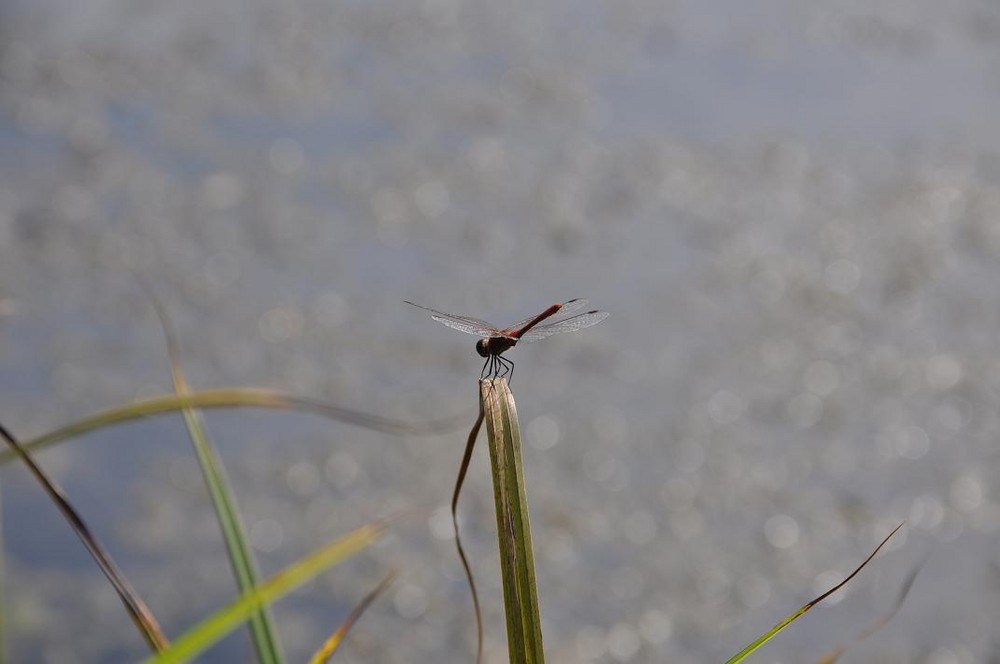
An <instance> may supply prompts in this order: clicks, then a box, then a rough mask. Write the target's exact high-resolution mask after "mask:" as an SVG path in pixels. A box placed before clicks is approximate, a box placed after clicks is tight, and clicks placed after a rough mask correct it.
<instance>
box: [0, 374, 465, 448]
mask: <svg viewBox="0 0 1000 664" xmlns="http://www.w3.org/2000/svg"><path fill="white" fill-rule="evenodd" d="M247 407H256V408H274V409H278V410H295V411H302V412H309V413H313V414H316V415H320V416H322V417H326V418H328V419H331V420H336V421H338V422H344V423H345V424H351V425H353V426H357V427H361V428H363V429H371V430H374V431H382V432H384V433H390V434H395V435H400V436H402V435H410V436H422V435H435V434H440V433H444V432H446V431H451V430H453V429H454V428H455V426H456V425H457V424H458V422H459V419H458V418H457V417H449V418H445V419H441V420H435V421H432V422H403V421H401V420H395V419H392V418H388V417H381V416H379V415H372V414H370V413H364V412H361V411H359V410H354V409H353V408H347V407H344V406H339V405H337V404H332V403H326V402H324V401H319V400H317V399H310V398H306V397H296V396H291V395H288V394H283V393H281V392H277V391H275V390H269V389H266V388H256V387H220V388H214V389H210V390H199V391H196V392H189V393H187V394H164V395H160V396H156V397H148V398H145V399H139V400H137V401H134V402H132V403H129V404H125V405H124V406H116V407H114V408H109V409H108V410H103V411H100V412H98V413H95V414H93V415H90V416H88V417H85V418H83V419H81V420H77V421H76V422H73V423H71V424H68V425H66V426H64V427H60V428H59V429H56V430H55V431H50V432H49V433H46V434H43V435H41V436H37V437H35V438H32V439H30V440H26V441H24V443H22V445H23V447H24V449H25V450H27V451H28V452H32V453H33V452H37V451H38V450H39V449H41V448H44V447H48V446H49V445H53V444H55V443H58V442H62V441H64V440H66V439H68V438H72V437H74V436H79V435H81V434H84V433H87V432H89V431H93V430H95V429H100V428H102V427H106V426H109V425H112V424H119V423H122V422H127V421H130V420H136V419H140V418H145V417H151V416H154V415H163V414H165V413H173V412H176V411H179V410H183V409H185V408H247ZM16 458H17V455H16V454H15V453H13V452H11V451H9V450H3V451H0V465H3V464H6V463H9V462H11V461H13V460H14V459H16Z"/></svg>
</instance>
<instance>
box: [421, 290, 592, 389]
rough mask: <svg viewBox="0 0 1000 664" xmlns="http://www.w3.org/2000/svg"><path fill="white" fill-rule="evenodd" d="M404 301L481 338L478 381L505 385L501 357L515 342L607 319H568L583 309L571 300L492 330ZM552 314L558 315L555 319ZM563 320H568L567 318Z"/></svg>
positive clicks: (509, 370) (507, 366)
mask: <svg viewBox="0 0 1000 664" xmlns="http://www.w3.org/2000/svg"><path fill="white" fill-rule="evenodd" d="M404 301H405V302H406V304H409V305H412V306H414V307H417V308H418V309H423V310H424V311H429V312H431V318H433V319H434V320H436V321H437V322H439V323H441V324H443V325H447V326H448V327H450V328H453V329H455V330H458V331H459V332H465V333H466V334H475V335H477V336H479V337H482V338H481V339H480V340H479V341H477V342H476V352H477V353H479V355H480V357H485V358H486V363H485V364H483V370H482V372H481V373H480V375H479V377H480V378H486V377H487V376H491V377H493V378H498V377H506V378H507V380H508V381H509V380H510V379H511V378H513V375H514V363H513V362H512V361H510V360H509V359H507V358H505V357H502V354H503V353H504V352H506V351H508V350H510V349H511V348H513V347H514V346H515V345H517V343H518V342H519V341H522V342H525V343H527V342H530V341H538V340H539V339H545V338H546V337H551V336H552V335H553V334H559V333H560V332H574V331H576V330H582V329H583V328H585V327H590V326H591V325H597V324H598V323H600V322H601V321H602V320H604V319H605V318H607V317H608V316H610V315H611V314H609V313H608V312H606V311H597V310H596V309H595V310H592V311H586V312H584V313H577V314H576V315H570V314H574V313H576V312H578V311H580V310H581V309H583V308H584V307H586V306H587V301H586V300H583V299H580V298H575V299H572V300H567V301H566V302H563V303H561V304H553V305H552V306H550V307H549V308H548V309H546V310H545V311H543V312H542V313H540V314H535V315H534V316H529V317H528V318H525V319H524V320H521V321H518V322H516V323H512V324H511V325H508V326H507V327H496V326H495V325H492V324H491V323H487V322H486V321H484V320H480V319H478V318H471V317H469V316H457V315H455V314H448V313H445V312H443V311H438V310H437V309H431V308H429V307H424V306H421V305H419V304H416V303H414V302H410V301H409V300H404ZM556 314H559V315H558V316H556ZM567 316H569V317H568V318H567ZM553 317H556V318H557V319H558V320H550V319H552V318H553ZM543 321H549V322H543Z"/></svg>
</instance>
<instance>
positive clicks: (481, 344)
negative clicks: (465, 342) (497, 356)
mask: <svg viewBox="0 0 1000 664" xmlns="http://www.w3.org/2000/svg"><path fill="white" fill-rule="evenodd" d="M488 342H489V339H480V340H479V341H477V342H476V352H477V353H479V356H480V357H489V356H490V350H489V348H487V347H486V344H487V343H488Z"/></svg>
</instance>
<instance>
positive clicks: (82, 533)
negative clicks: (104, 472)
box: [0, 425, 168, 650]
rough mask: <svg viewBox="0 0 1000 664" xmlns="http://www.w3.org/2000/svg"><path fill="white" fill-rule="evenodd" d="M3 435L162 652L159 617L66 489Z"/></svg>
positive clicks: (163, 640) (148, 638)
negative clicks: (81, 514) (79, 510)
mask: <svg viewBox="0 0 1000 664" xmlns="http://www.w3.org/2000/svg"><path fill="white" fill-rule="evenodd" d="M0 436H2V437H3V438H4V440H6V441H7V444H8V445H10V446H11V448H13V450H14V453H15V454H16V455H17V456H18V457H20V459H21V460H22V461H23V462H24V464H25V465H26V466H27V467H28V470H30V471H31V474H32V475H34V476H35V479H37V480H38V482H39V483H40V484H41V485H42V487H43V488H44V489H45V492H46V493H48V494H49V497H50V498H51V499H52V501H53V502H54V503H55V504H56V506H57V507H58V508H59V511H60V512H62V514H63V517H65V518H66V520H67V521H68V522H69V525H70V527H72V528H73V532H75V533H76V535H77V537H79V538H80V541H81V542H83V545H84V546H85V547H86V548H87V551H89V552H90V555H91V556H92V557H93V558H94V560H95V561H96V562H97V565H98V566H99V567H100V568H101V571H102V572H104V576H106V577H107V579H108V581H110V582H111V585H112V586H113V587H114V589H115V591H116V592H117V593H118V597H119V598H121V601H122V604H124V605H125V609H126V610H127V611H128V613H129V616H130V617H131V618H132V622H133V623H135V625H136V627H138V628H139V631H140V632H141V633H142V636H143V638H145V639H146V643H148V644H149V646H150V648H151V649H153V650H162V649H163V648H166V647H167V645H168V642H167V637H166V636H165V635H164V634H163V630H162V629H160V625H159V623H158V622H157V621H156V618H154V617H153V612H152V611H150V610H149V607H147V606H146V603H145V602H143V601H142V599H141V598H140V597H139V595H138V593H136V592H135V590H134V589H133V588H132V585H131V584H130V583H129V582H128V580H127V579H126V578H125V575H124V574H122V573H121V570H119V569H118V566H117V565H116V564H115V562H114V561H113V560H112V559H111V555H110V554H108V552H107V551H106V550H105V548H104V547H103V546H102V545H101V543H100V541H98V539H97V537H95V536H94V534H93V533H92V532H91V530H90V528H89V527H87V524H86V523H85V522H84V520H83V517H81V516H80V515H79V513H77V511H76V509H74V508H73V506H72V505H71V504H70V502H69V499H68V498H66V494H64V493H63V490H62V489H61V488H59V486H58V485H57V484H56V483H55V480H53V479H52V478H50V477H49V476H48V475H47V474H46V473H45V471H43V470H42V468H41V467H40V466H39V465H38V464H36V463H35V461H34V459H32V458H31V455H29V454H28V452H27V451H26V450H25V449H24V447H23V446H22V445H21V444H20V443H19V442H18V441H17V439H16V438H15V437H14V435H13V434H11V433H10V432H9V431H7V429H6V428H5V427H4V426H3V425H0Z"/></svg>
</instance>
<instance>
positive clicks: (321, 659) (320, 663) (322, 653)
mask: <svg viewBox="0 0 1000 664" xmlns="http://www.w3.org/2000/svg"><path fill="white" fill-rule="evenodd" d="M396 576H397V573H396V572H389V573H388V574H387V575H386V576H385V578H384V579H382V581H381V583H379V584H378V585H377V586H375V588H374V589H373V590H372V591H371V592H370V593H368V594H367V595H365V598H364V599H363V600H361V603H360V604H358V605H357V606H356V607H354V609H353V610H352V611H351V613H350V615H348V616H347V618H346V619H345V620H344V622H342V623H341V624H340V626H339V627H338V628H337V629H336V630H334V632H333V634H331V635H330V637H329V638H328V639H327V640H326V641H325V642H324V643H323V645H322V646H320V649H319V650H317V651H316V653H315V654H314V655H313V656H312V657H311V658H310V659H309V664H326V662H327V661H329V660H330V657H331V656H332V655H333V653H334V652H336V650H337V648H339V647H340V644H341V643H342V642H343V640H344V637H345V636H346V635H347V633H348V632H349V631H351V628H352V627H354V624H355V623H356V622H358V619H359V618H361V614H362V613H364V612H365V611H367V610H368V607H369V606H371V604H372V602H374V601H375V598H377V597H378V596H379V595H381V594H382V593H383V592H385V590H386V589H387V588H388V587H389V586H391V585H392V582H393V581H395V580H396Z"/></svg>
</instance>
